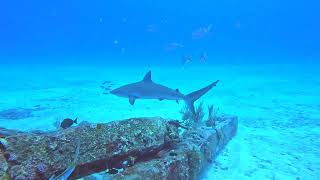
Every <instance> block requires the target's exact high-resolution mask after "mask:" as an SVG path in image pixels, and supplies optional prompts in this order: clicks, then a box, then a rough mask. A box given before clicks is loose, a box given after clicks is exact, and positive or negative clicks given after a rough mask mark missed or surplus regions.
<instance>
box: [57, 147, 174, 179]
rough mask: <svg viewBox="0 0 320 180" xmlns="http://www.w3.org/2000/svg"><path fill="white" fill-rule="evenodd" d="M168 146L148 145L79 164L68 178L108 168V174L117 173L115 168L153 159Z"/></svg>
mask: <svg viewBox="0 0 320 180" xmlns="http://www.w3.org/2000/svg"><path fill="white" fill-rule="evenodd" d="M170 147H171V145H170V143H167V144H163V145H161V146H159V147H150V148H148V149H144V150H142V151H130V152H128V153H126V154H123V155H116V156H113V157H112V158H108V159H100V160H97V161H93V162H90V163H85V164H81V165H78V166H77V167H76V169H75V171H74V172H73V174H72V176H71V177H70V179H76V178H82V177H85V176H88V175H91V174H94V173H99V172H102V171H106V170H108V173H109V174H117V173H118V170H117V169H122V168H123V169H125V168H127V167H129V166H133V165H134V164H136V163H140V162H145V161H149V160H152V159H155V158H157V154H158V153H159V152H160V151H162V150H166V149H169V148H170ZM132 161H134V162H132ZM57 174H58V173H57Z"/></svg>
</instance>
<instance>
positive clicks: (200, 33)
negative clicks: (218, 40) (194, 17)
mask: <svg viewBox="0 0 320 180" xmlns="http://www.w3.org/2000/svg"><path fill="white" fill-rule="evenodd" d="M211 31H212V24H209V25H208V26H205V27H200V28H198V29H196V30H194V31H193V32H192V38H193V39H202V38H204V37H205V36H207V35H208V34H209V33H210V32H211Z"/></svg>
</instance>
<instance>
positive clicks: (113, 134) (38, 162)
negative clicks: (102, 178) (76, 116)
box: [4, 118, 179, 180]
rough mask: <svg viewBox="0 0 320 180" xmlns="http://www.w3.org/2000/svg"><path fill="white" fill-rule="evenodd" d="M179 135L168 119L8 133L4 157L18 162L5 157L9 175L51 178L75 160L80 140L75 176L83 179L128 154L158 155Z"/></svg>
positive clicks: (149, 119) (113, 166) (145, 119)
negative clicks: (46, 131) (17, 133)
mask: <svg viewBox="0 0 320 180" xmlns="http://www.w3.org/2000/svg"><path fill="white" fill-rule="evenodd" d="M178 137H179V135H178V128H177V127H175V126H172V125H170V124H169V123H167V121H166V120H165V119H162V118H133V119H127V120H122V121H115V122H111V123H107V124H96V125H94V126H92V125H84V126H77V127H72V128H68V129H65V130H60V131H56V132H48V133H42V134H34V133H24V134H19V135H18V136H8V137H5V139H6V141H7V142H8V147H7V148H6V149H5V151H4V157H13V156H14V157H15V161H9V159H8V158H7V159H6V162H8V165H9V169H8V174H9V176H10V178H12V179H24V180H28V179H48V178H49V177H50V176H51V175H53V174H56V175H58V174H60V173H62V172H63V171H64V170H65V169H66V168H68V165H69V164H70V163H71V162H72V161H73V160H74V152H75V149H76V142H77V140H80V155H79V157H78V162H77V167H76V170H75V171H74V173H73V176H72V178H76V177H77V178H80V177H83V176H87V175H89V174H92V173H94V172H100V171H102V170H105V169H107V168H119V167H120V166H121V165H122V162H123V161H125V160H127V159H128V158H129V157H135V158H139V157H142V156H148V154H155V153H157V152H158V151H160V150H161V149H163V148H164V147H167V146H169V145H170V144H171V143H172V142H174V141H176V139H177V138H178ZM39 167H40V168H39ZM39 169H48V170H49V171H46V172H41V171H39ZM39 172H40V174H39Z"/></svg>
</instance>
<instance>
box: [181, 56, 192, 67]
mask: <svg viewBox="0 0 320 180" xmlns="http://www.w3.org/2000/svg"><path fill="white" fill-rule="evenodd" d="M181 61H182V65H186V64H188V63H190V62H191V61H192V57H191V56H183V57H182V59H181Z"/></svg>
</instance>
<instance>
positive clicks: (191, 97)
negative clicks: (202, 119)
mask: <svg viewBox="0 0 320 180" xmlns="http://www.w3.org/2000/svg"><path fill="white" fill-rule="evenodd" d="M218 82H219V80H217V81H216V82H214V83H212V84H210V85H209V86H206V87H204V88H202V89H199V90H198V91H195V92H192V93H190V94H188V95H186V96H185V99H184V100H185V102H186V104H187V106H188V108H189V109H190V111H191V112H192V113H193V114H195V112H196V111H195V109H194V105H193V104H194V102H195V101H196V100H198V99H199V98H200V97H201V96H203V95H204V94H205V93H207V92H208V91H209V90H210V89H211V88H212V87H214V86H216V85H217V83H218Z"/></svg>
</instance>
